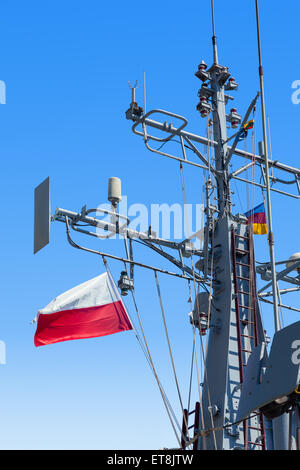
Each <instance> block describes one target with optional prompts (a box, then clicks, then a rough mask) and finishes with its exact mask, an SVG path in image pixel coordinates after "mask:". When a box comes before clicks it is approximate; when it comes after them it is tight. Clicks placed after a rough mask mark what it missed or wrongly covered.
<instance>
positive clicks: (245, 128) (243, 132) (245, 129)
mask: <svg viewBox="0 0 300 470" xmlns="http://www.w3.org/2000/svg"><path fill="white" fill-rule="evenodd" d="M253 126H254V119H252V120H251V121H248V122H246V124H244V126H243V128H242V129H241V130H240V133H239V139H238V140H239V142H240V141H241V140H244V139H246V137H247V135H248V131H249V130H250V129H253Z"/></svg>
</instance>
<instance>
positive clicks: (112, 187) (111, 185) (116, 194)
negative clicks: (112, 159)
mask: <svg viewBox="0 0 300 470" xmlns="http://www.w3.org/2000/svg"><path fill="white" fill-rule="evenodd" d="M108 200H109V201H110V202H111V203H112V205H113V206H116V205H117V204H119V202H121V200H122V191H121V180H120V178H117V177H115V176H112V177H111V178H109V179H108Z"/></svg>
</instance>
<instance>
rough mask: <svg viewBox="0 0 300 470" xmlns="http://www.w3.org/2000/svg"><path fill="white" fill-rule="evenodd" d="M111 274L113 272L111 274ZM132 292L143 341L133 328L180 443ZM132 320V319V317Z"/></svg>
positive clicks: (104, 261)
mask: <svg viewBox="0 0 300 470" xmlns="http://www.w3.org/2000/svg"><path fill="white" fill-rule="evenodd" d="M102 259H103V263H104V266H105V268H106V270H107V272H108V273H110V269H109V267H108V263H107V260H106V259H105V257H104V256H102ZM124 265H125V269H126V272H127V265H126V263H125V262H124ZM110 275H111V274H110ZM127 275H128V272H127ZM131 294H132V299H133V304H134V306H135V310H136V314H137V317H138V321H139V325H140V329H141V332H142V336H143V340H144V342H143V341H141V338H140V335H139V333H138V330H137V329H136V327H135V325H134V323H133V322H132V326H133V329H134V333H135V336H136V338H137V340H138V343H139V344H140V346H141V349H142V351H143V353H144V355H145V357H146V360H147V362H148V364H149V365H150V368H151V370H152V372H153V374H154V377H155V380H156V382H157V385H158V388H159V391H160V394H161V397H162V400H163V403H164V405H165V408H166V411H167V414H168V417H169V420H170V423H171V426H172V428H173V431H174V434H175V437H176V439H177V441H178V444H179V445H180V444H181V443H180V439H179V436H178V434H177V431H176V428H175V425H174V422H173V419H174V421H175V423H176V425H177V427H178V428H179V429H180V426H179V423H178V421H177V419H176V416H175V413H174V411H173V409H172V407H171V404H170V402H169V399H168V398H167V395H166V392H165V391H164V389H163V387H162V384H161V382H160V380H159V377H158V374H157V372H156V369H155V366H154V363H153V359H152V356H151V353H150V349H149V345H148V342H147V339H146V335H145V332H144V328H143V324H142V321H141V317H140V314H139V310H138V307H137V303H136V300H135V296H134V293H133V291H132V290H131ZM130 321H131V319H130ZM171 415H172V416H173V419H172V416H171Z"/></svg>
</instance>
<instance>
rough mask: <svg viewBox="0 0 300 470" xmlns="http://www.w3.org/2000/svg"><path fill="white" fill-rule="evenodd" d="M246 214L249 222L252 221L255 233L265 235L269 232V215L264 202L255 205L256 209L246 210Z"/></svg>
mask: <svg viewBox="0 0 300 470" xmlns="http://www.w3.org/2000/svg"><path fill="white" fill-rule="evenodd" d="M245 216H246V217H247V219H248V223H252V226H253V233H254V234H255V235H265V234H266V233H268V230H267V217H266V211H265V205H264V203H263V202H262V203H261V204H259V206H256V207H254V209H251V210H250V211H248V212H246V213H245Z"/></svg>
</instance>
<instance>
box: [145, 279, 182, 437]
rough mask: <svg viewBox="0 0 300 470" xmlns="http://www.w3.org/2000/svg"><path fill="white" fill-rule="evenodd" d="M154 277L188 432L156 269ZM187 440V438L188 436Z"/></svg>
mask: <svg viewBox="0 0 300 470" xmlns="http://www.w3.org/2000/svg"><path fill="white" fill-rule="evenodd" d="M154 277H155V283H156V289H157V295H158V299H159V304H160V309H161V314H162V319H163V324H164V329H165V334H166V339H167V343H168V348H169V354H170V359H171V364H172V369H173V374H174V380H175V384H176V389H177V394H178V398H179V402H180V406H181V411H182V414H183V418H184V421H185V426H186V429H187V432H188V424H187V419H186V416H185V413H184V407H183V402H182V397H181V392H180V387H179V382H178V377H177V373H176V368H175V362H174V357H173V353H172V347H171V342H170V337H169V333H168V327H167V322H166V315H165V310H164V306H163V302H162V296H161V290H160V285H159V282H158V276H157V273H156V271H154ZM183 437H184V439H186V437H185V436H183ZM188 440H189V438H188Z"/></svg>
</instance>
